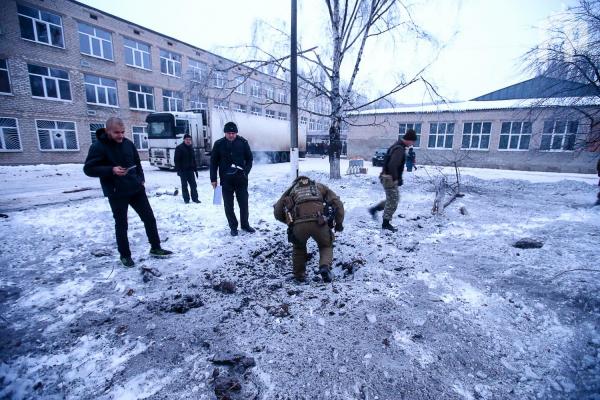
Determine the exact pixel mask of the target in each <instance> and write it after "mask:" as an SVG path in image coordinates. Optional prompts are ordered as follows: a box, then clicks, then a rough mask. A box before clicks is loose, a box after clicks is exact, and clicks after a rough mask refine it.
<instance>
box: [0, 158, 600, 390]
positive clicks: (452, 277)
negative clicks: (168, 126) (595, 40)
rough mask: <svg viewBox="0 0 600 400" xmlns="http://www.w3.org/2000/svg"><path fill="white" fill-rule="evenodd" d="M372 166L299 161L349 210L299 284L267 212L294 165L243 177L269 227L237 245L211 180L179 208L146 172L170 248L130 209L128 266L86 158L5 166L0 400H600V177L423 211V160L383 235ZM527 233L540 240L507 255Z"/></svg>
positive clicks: (486, 185)
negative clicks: (153, 241)
mask: <svg viewBox="0 0 600 400" xmlns="http://www.w3.org/2000/svg"><path fill="white" fill-rule="evenodd" d="M368 166H369V171H368V174H366V175H356V176H344V177H343V179H341V180H339V181H330V180H329V179H328V173H327V170H328V163H327V161H326V160H323V159H307V160H302V161H301V163H300V168H301V172H302V173H305V174H307V175H309V176H311V177H312V178H316V179H317V180H319V181H321V182H323V183H325V184H327V185H329V186H330V187H331V188H332V189H333V190H334V191H336V192H337V193H338V194H339V195H340V197H341V198H342V200H343V201H344V204H345V208H346V213H347V214H346V215H347V217H346V221H345V223H344V225H345V228H346V229H345V231H344V232H343V233H340V234H338V235H337V238H336V247H335V249H334V257H335V261H334V273H335V281H334V282H333V284H324V283H323V282H321V281H320V280H319V279H318V278H317V279H316V280H310V283H309V284H306V285H297V284H295V283H294V282H293V281H291V280H290V278H291V265H290V245H289V244H288V243H287V242H286V235H285V226H284V225H282V224H280V223H278V222H276V221H275V220H274V219H273V216H272V207H271V205H272V204H273V203H274V202H275V200H276V199H277V198H278V197H279V195H280V194H281V192H282V191H283V190H284V189H285V188H286V187H287V186H288V185H289V183H290V181H291V179H290V174H289V165H288V164H278V165H256V166H255V168H254V169H253V170H252V173H251V175H250V188H249V191H250V215H251V223H252V224H253V225H254V226H255V227H256V228H257V230H258V232H257V233H256V234H254V235H250V234H245V233H243V232H242V233H241V235H240V236H239V237H237V238H232V237H231V236H229V231H228V229H227V228H226V220H225V216H224V213H223V211H222V207H221V206H213V205H212V202H211V200H212V190H210V183H209V179H208V172H207V171H202V172H200V179H199V183H200V187H199V192H200V200H201V201H202V204H199V205H196V204H192V205H185V204H183V201H182V199H181V197H180V196H177V197H173V196H169V195H165V194H162V195H160V196H157V195H156V194H157V193H159V194H160V193H164V192H166V191H168V189H172V188H174V187H177V186H179V182H178V178H177V176H176V175H175V174H174V173H170V172H163V171H158V170H154V169H153V168H151V167H149V166H148V165H147V164H145V171H146V181H147V189H148V193H149V196H150V202H151V204H152V206H153V208H154V212H155V215H156V217H157V220H158V226H159V231H160V233H161V237H162V238H163V240H164V247H165V248H168V249H171V250H174V251H175V252H176V254H175V255H174V256H173V257H171V258H169V259H166V260H157V259H152V258H149V257H148V244H147V241H146V237H145V233H144V229H143V225H142V224H141V222H140V221H139V219H138V217H137V216H136V215H135V213H133V212H131V213H130V219H129V222H130V225H129V238H130V242H131V245H132V252H133V258H134V260H135V261H136V267H135V268H132V269H125V268H123V267H122V266H121V265H120V264H119V262H118V254H117V252H116V249H115V245H114V232H113V220H112V216H111V213H110V209H109V207H108V203H107V201H106V200H105V199H104V198H102V197H101V196H102V195H101V191H100V188H99V182H98V181H97V179H92V178H88V177H86V176H84V175H83V173H82V171H81V165H74V164H68V165H56V166H54V165H53V166H48V165H38V166H19V167H0V213H4V214H6V215H8V217H7V218H1V219H0V244H1V247H0V248H1V251H0V268H1V274H0V356H1V357H0V398H14V399H31V398H39V399H63V398H66V399H180V398H181V399H191V398H193V399H215V398H219V399H227V398H229V399H252V398H254V399H369V400H372V399H382V400H383V399H469V400H470V399H600V299H599V297H598V293H599V291H598V290H599V289H600V283H599V278H600V275H598V273H597V272H590V271H585V269H596V270H598V269H599V266H598V264H599V260H600V256H599V242H600V207H592V204H593V201H594V200H595V196H596V193H597V190H598V188H597V186H596V185H597V182H598V180H597V179H598V178H597V177H595V176H593V175H576V174H554V173H535V172H521V171H500V170H481V169H464V170H462V181H463V182H462V191H463V192H464V193H465V196H464V197H462V198H460V199H457V200H456V201H455V202H453V203H452V204H450V205H449V206H448V208H446V210H445V213H444V214H443V215H442V216H432V215H431V206H432V202H433V198H434V192H433V185H432V184H431V183H430V181H431V178H432V177H434V176H436V175H437V174H438V169H436V168H433V167H423V168H419V170H418V171H417V172H416V173H414V174H410V173H406V174H405V175H406V178H405V184H404V186H403V187H402V188H401V202H400V206H399V208H398V212H397V214H400V216H397V217H395V218H394V220H393V223H394V224H395V225H397V226H398V227H399V228H400V231H399V232H398V233H396V234H391V233H387V232H382V231H381V230H380V229H379V226H380V221H377V222H375V221H372V220H371V218H370V216H369V215H368V214H367V212H366V207H367V206H369V205H371V204H373V203H375V202H376V201H378V200H380V199H381V198H383V190H382V189H381V186H380V185H379V183H378V181H377V174H378V172H379V168H370V165H368ZM346 167H347V162H346V161H342V171H345V170H346ZM444 171H445V172H446V173H447V174H448V175H449V179H450V180H451V179H452V171H451V170H448V169H444ZM65 192H67V193H65ZM461 207H462V208H463V210H466V213H465V214H463V213H461V212H460V209H461ZM524 237H531V238H535V239H538V240H541V241H542V242H543V243H544V245H543V247H542V248H539V249H518V248H515V247H513V246H512V244H513V243H514V242H515V241H516V240H518V239H521V238H524ZM309 250H311V251H312V253H313V254H315V255H316V252H317V249H316V246H315V245H314V244H313V243H311V245H310V246H309ZM315 258H316V257H313V258H312V259H311V260H309V262H308V266H309V267H308V270H309V271H310V272H309V277H310V278H312V277H313V276H314V275H315V274H314V271H313V269H314V268H316V267H317V264H316V261H315ZM574 269H582V270H578V271H571V272H567V273H564V274H562V275H558V274H560V273H561V272H564V271H567V270H574ZM557 275H558V276H557Z"/></svg>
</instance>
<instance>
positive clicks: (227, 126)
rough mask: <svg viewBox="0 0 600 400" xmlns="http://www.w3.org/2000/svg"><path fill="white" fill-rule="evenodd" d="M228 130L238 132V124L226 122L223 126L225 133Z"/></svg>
mask: <svg viewBox="0 0 600 400" xmlns="http://www.w3.org/2000/svg"><path fill="white" fill-rule="evenodd" d="M227 132H235V133H238V130H237V125H236V124H235V122H231V121H230V122H228V123H226V124H225V126H224V127H223V133H227Z"/></svg>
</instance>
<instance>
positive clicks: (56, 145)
mask: <svg viewBox="0 0 600 400" xmlns="http://www.w3.org/2000/svg"><path fill="white" fill-rule="evenodd" d="M35 124H36V127H37V134H38V140H39V143H40V150H79V145H78V143H77V132H76V130H75V122H70V121H46V120H36V121H35Z"/></svg>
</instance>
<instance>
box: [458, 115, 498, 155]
mask: <svg viewBox="0 0 600 400" xmlns="http://www.w3.org/2000/svg"><path fill="white" fill-rule="evenodd" d="M491 131H492V123H491V122H481V121H473V122H465V123H464V124H463V135H462V144H461V148H462V149H473V150H487V149H488V148H489V147H490V133H491Z"/></svg>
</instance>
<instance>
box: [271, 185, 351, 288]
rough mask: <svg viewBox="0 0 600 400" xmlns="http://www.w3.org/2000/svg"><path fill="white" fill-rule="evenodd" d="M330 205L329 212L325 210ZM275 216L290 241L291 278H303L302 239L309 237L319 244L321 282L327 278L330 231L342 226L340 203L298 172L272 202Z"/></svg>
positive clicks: (330, 276) (329, 258)
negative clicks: (285, 228) (284, 224)
mask: <svg viewBox="0 0 600 400" xmlns="http://www.w3.org/2000/svg"><path fill="white" fill-rule="evenodd" d="M327 206H331V207H333V209H334V210H335V211H334V212H333V215H330V214H328V213H327V212H326V211H325V207H327ZM273 208H274V210H273V213H274V215H275V219H277V220H278V221H281V222H283V223H286V224H287V225H288V241H290V242H291V243H292V244H293V246H294V247H293V252H292V264H293V268H294V270H293V273H294V278H295V279H296V281H298V282H304V281H305V280H306V255H307V252H306V242H307V241H308V239H309V238H313V239H314V240H315V242H317V245H318V246H319V273H320V274H321V277H322V278H323V281H325V282H331V280H332V279H333V274H332V273H331V264H332V262H333V240H334V236H333V232H332V231H331V228H332V227H333V229H334V230H335V231H336V232H341V231H343V230H344V227H343V225H342V223H343V222H344V204H343V203H342V202H341V201H340V198H339V197H338V196H337V195H336V194H335V193H334V192H333V191H332V190H331V189H329V188H328V187H327V186H325V185H323V184H321V183H318V182H315V181H313V180H311V179H309V178H307V177H306V176H299V177H298V178H296V180H294V182H293V183H292V186H290V187H289V188H288V189H287V190H286V191H285V192H284V193H283V195H282V196H281V198H280V199H279V200H278V201H277V202H276V203H275V204H274V205H273Z"/></svg>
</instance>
